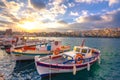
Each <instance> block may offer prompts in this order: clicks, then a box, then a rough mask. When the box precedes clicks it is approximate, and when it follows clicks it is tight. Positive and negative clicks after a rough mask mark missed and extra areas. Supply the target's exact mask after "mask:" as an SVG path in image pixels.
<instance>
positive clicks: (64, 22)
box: [57, 20, 68, 25]
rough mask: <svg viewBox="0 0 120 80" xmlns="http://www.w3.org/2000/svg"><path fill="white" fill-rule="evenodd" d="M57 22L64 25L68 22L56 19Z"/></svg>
mask: <svg viewBox="0 0 120 80" xmlns="http://www.w3.org/2000/svg"><path fill="white" fill-rule="evenodd" d="M57 23H60V24H64V25H67V24H68V23H67V22H66V21H64V20H59V21H57Z"/></svg>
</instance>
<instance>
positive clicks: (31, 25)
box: [21, 22, 35, 31]
mask: <svg viewBox="0 0 120 80" xmlns="http://www.w3.org/2000/svg"><path fill="white" fill-rule="evenodd" d="M21 28H23V29H25V30H26V31H30V30H33V29H35V22H25V23H24V24H21Z"/></svg>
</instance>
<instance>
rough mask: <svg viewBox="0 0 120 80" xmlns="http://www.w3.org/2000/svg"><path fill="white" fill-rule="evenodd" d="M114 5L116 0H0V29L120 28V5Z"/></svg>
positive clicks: (69, 29)
mask: <svg viewBox="0 0 120 80" xmlns="http://www.w3.org/2000/svg"><path fill="white" fill-rule="evenodd" d="M98 3H100V4H98ZM102 4H103V5H102ZM106 4H107V5H106ZM115 4H120V1H119V0H73V1H72V0H1V1H0V30H1V29H7V28H11V29H13V30H17V31H19V30H24V31H35V32H36V31H74V30H83V29H84V30H85V29H96V28H97V29H98V28H105V27H120V23H119V21H120V18H119V17H120V16H119V14H120V9H119V7H120V5H115ZM103 10H104V11H103ZM28 26H29V28H28Z"/></svg>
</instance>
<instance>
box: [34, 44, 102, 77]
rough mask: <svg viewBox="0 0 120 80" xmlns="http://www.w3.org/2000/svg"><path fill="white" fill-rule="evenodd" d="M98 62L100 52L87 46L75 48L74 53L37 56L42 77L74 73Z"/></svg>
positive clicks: (38, 68)
mask: <svg viewBox="0 0 120 80" xmlns="http://www.w3.org/2000/svg"><path fill="white" fill-rule="evenodd" d="M97 60H99V61H100V51H99V50H97V49H94V48H90V47H86V46H75V47H74V50H73V51H68V52H63V53H61V54H58V55H49V56H45V57H39V56H35V64H36V68H37V71H38V73H39V74H40V76H42V77H43V76H47V75H49V74H55V73H66V72H73V74H76V71H80V70H82V69H85V68H87V69H88V70H90V66H91V65H92V64H93V63H95V62H96V61H97Z"/></svg>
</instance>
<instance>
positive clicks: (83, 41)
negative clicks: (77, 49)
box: [81, 39, 85, 47]
mask: <svg viewBox="0 0 120 80" xmlns="http://www.w3.org/2000/svg"><path fill="white" fill-rule="evenodd" d="M84 44H85V39H83V40H82V44H81V47H83V46H84Z"/></svg>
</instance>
